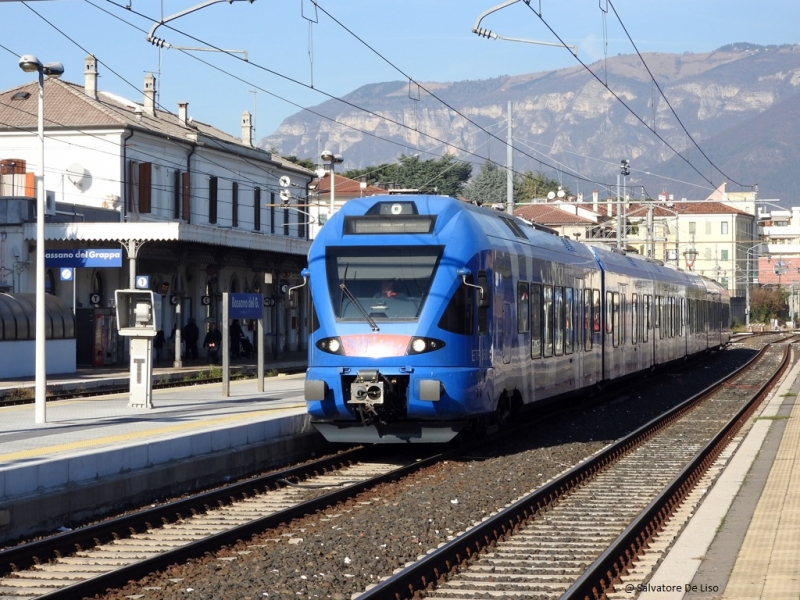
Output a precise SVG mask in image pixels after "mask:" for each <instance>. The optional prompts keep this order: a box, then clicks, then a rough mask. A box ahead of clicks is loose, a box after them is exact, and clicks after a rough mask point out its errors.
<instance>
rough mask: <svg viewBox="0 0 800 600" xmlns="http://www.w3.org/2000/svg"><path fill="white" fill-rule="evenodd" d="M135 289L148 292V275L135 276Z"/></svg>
mask: <svg viewBox="0 0 800 600" xmlns="http://www.w3.org/2000/svg"><path fill="white" fill-rule="evenodd" d="M136 289H137V290H148V289H150V276H149V275H137V276H136Z"/></svg>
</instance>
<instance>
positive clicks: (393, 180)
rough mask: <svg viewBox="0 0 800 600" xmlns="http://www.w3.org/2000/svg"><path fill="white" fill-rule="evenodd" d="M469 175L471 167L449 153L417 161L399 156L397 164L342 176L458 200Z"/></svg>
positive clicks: (414, 157) (349, 172) (353, 171)
mask: <svg viewBox="0 0 800 600" xmlns="http://www.w3.org/2000/svg"><path fill="white" fill-rule="evenodd" d="M471 174H472V165H470V164H469V163H465V162H462V161H459V160H456V158H455V156H453V155H451V154H445V155H444V156H443V157H442V158H439V159H430V160H420V159H419V157H418V156H406V155H402V156H400V158H399V159H398V161H397V162H396V163H393V164H386V163H384V164H381V165H378V166H373V167H365V168H363V169H352V170H350V171H345V172H344V173H342V175H343V176H344V177H348V178H350V179H358V178H360V177H366V178H367V183H369V184H372V185H388V184H391V185H392V186H394V187H395V188H403V189H413V190H418V191H419V192H420V193H425V194H442V195H447V196H453V197H457V196H459V195H460V194H461V190H462V188H463V187H464V184H465V183H466V182H467V181H468V180H469V177H470V175H471Z"/></svg>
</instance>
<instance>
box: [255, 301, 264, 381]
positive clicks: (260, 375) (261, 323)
mask: <svg viewBox="0 0 800 600" xmlns="http://www.w3.org/2000/svg"><path fill="white" fill-rule="evenodd" d="M256 335H257V336H258V340H257V341H256V344H257V345H258V352H257V354H258V367H257V368H258V391H259V392H263V391H264V359H265V358H266V357H265V356H264V301H263V300H262V301H261V318H260V319H259V320H258V324H257V325H256Z"/></svg>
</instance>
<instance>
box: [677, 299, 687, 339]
mask: <svg viewBox="0 0 800 600" xmlns="http://www.w3.org/2000/svg"><path fill="white" fill-rule="evenodd" d="M685 325H686V298H681V305H680V331H679V332H678V333H680V336H681V337H683V336H684V335H685V334H686V332H685V330H684V326H685Z"/></svg>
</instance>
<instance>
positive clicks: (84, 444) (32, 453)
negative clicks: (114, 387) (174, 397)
mask: <svg viewBox="0 0 800 600" xmlns="http://www.w3.org/2000/svg"><path fill="white" fill-rule="evenodd" d="M301 407H305V403H303V404H298V405H296V406H282V407H280V408H265V409H263V410H256V411H252V412H246V413H240V414H236V415H227V416H225V417H218V418H216V419H205V420H203V421H193V422H191V423H180V424H178V425H170V426H168V427H159V428H158V429H146V430H142V431H134V432H131V433H121V434H119V435H107V436H104V437H99V438H95V439H91V440H80V441H77V442H69V443H66V444H55V445H53V446H43V447H41V448H32V449H29V450H20V451H19V452H9V453H8V454H0V463H4V462H10V461H13V460H20V459H24V458H33V457H37V456H45V455H47V454H55V453H57V452H63V451H66V450H77V449H80V448H91V447H94V446H102V445H103V444H112V443H116V442H122V441H128V440H136V439H141V438H146V437H151V436H155V435H159V434H165V433H174V432H176V431H185V430H187V429H197V428H199V427H201V426H208V425H214V424H219V423H226V422H231V421H239V420H244V419H249V418H253V417H256V416H259V415H263V414H266V413H272V412H277V411H280V410H286V409H291V408H301Z"/></svg>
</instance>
